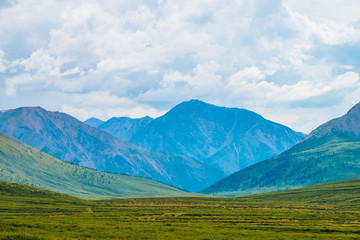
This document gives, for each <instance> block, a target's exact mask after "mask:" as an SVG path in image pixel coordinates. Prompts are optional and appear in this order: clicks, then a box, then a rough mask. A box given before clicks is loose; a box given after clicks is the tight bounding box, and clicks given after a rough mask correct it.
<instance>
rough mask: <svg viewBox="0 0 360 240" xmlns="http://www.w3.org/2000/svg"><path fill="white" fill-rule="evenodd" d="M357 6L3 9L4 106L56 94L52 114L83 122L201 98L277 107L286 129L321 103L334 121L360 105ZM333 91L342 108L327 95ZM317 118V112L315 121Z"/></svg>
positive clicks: (204, 0)
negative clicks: (336, 114) (71, 115)
mask: <svg viewBox="0 0 360 240" xmlns="http://www.w3.org/2000/svg"><path fill="white" fill-rule="evenodd" d="M359 7H360V6H359V2H358V1H356V0H349V1H340V0H334V1H330V2H329V1H325V0H319V1H316V2H314V1H308V0H305V1H295V0H283V1H262V0H260V1H237V0H233V1H220V0H212V1H208V0H199V1H188V0H186V1H173V0H164V1H143V0H134V1H128V0H122V1H116V0H111V1H105V2H104V1H99V0H89V1H70V0H62V1H58V0H52V1H47V0H42V1H38V0H19V1H18V2H17V3H16V4H14V5H13V6H8V7H7V8H3V9H0V15H1V18H0V35H1V36H2V37H1V41H0V49H2V50H1V51H0V78H2V79H4V84H0V91H2V92H4V93H5V95H6V96H9V98H8V99H9V100H8V102H6V101H3V98H2V102H1V103H0V107H2V108H8V105H9V104H11V103H10V99H11V100H12V99H13V98H10V96H13V97H15V96H16V98H19V100H17V102H19V103H20V102H23V103H24V105H29V104H31V102H33V101H34V100H33V98H31V97H28V96H31V94H38V95H43V96H45V95H46V93H53V92H56V93H57V94H58V97H59V98H64V99H63V100H62V101H63V102H65V103H62V104H61V101H60V100H58V99H56V100H55V99H51V98H49V100H47V101H49V102H52V103H53V105H52V107H53V108H56V106H57V107H58V108H59V109H60V108H61V107H62V106H64V107H63V109H64V110H66V111H67V112H69V113H70V112H72V113H74V114H77V115H78V116H83V117H84V116H90V115H91V114H95V115H96V116H103V117H108V116H110V115H111V114H121V113H123V114H128V115H129V116H130V115H131V116H140V115H141V114H150V115H151V114H152V116H155V115H157V114H160V113H163V110H165V109H168V108H169V107H171V106H173V105H175V104H177V103H179V102H181V101H184V100H188V99H190V98H199V99H202V100H204V101H208V102H212V103H217V104H219V105H225V106H234V107H247V108H252V109H259V111H262V112H263V113H265V114H267V113H268V112H270V111H267V110H266V109H274V108H278V109H281V110H283V111H286V112H289V113H290V115H289V116H288V119H289V120H288V122H289V123H291V124H292V125H291V126H293V127H297V126H299V127H304V128H308V127H307V126H304V125H302V124H301V121H303V120H304V119H305V117H304V116H302V115H303V114H305V113H306V112H307V111H310V112H311V111H312V110H311V108H316V107H319V108H321V107H324V106H325V105H326V108H329V109H330V110H327V112H326V113H324V114H325V115H326V116H330V115H329V114H330V113H331V108H332V107H333V111H339V109H340V107H339V106H342V107H346V106H348V105H349V102H351V103H354V101H355V102H356V97H355V96H356V95H354V93H355V92H356V91H358V89H359V88H360V87H359V75H358V73H359V72H360V64H359V62H358V59H357V58H356V56H355V55H354V53H356V52H358V51H359V47H358V46H359V42H360V31H359V28H360V15H359V14H358V13H357V12H358V11H357V10H358V9H359ZM18 92H21V94H17V93H18ZM48 95H50V94H48ZM330 95H334V96H336V101H335V100H332V101H325V100H324V99H328V98H329V96H330ZM25 96H26V97H25ZM348 96H353V97H351V98H350V97H348ZM65 98H66V99H65ZM5 99H6V98H5ZM334 99H335V97H334ZM70 100H71V101H70ZM47 101H46V102H47ZM309 102H310V103H312V106H311V108H310V107H309V106H310V105H311V104H308V103H309ZM324 102H328V104H324ZM339 102H341V103H339ZM305 105H306V106H305ZM324 108H325V107H324ZM296 109H299V113H297V111H296ZM309 109H310V110H309ZM272 112H276V115H275V114H274V115H273V116H274V117H276V116H280V117H277V118H276V119H281V118H282V117H281V116H283V115H282V114H281V113H280V112H277V111H274V110H272ZM320 113H321V111H320V110H319V111H317V112H315V113H312V114H311V115H312V116H313V117H314V118H316V119H319V121H320V119H323V118H321V117H319V116H318V115H316V114H320ZM315 115H316V116H318V117H316V116H315ZM269 116H270V115H269ZM284 118H285V117H284Z"/></svg>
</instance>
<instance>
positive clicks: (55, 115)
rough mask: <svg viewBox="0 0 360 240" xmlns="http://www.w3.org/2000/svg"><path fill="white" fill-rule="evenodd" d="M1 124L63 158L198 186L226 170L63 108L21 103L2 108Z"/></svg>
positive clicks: (188, 187) (193, 187)
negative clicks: (149, 146) (131, 139)
mask: <svg viewBox="0 0 360 240" xmlns="http://www.w3.org/2000/svg"><path fill="white" fill-rule="evenodd" d="M0 130H1V131H3V132H5V133H6V134H8V135H11V136H13V137H15V138H16V139H19V140H20V141H22V142H24V143H26V144H29V145H30V146H32V147H35V148H37V149H39V150H42V151H44V152H46V153H48V154H50V155H52V156H55V157H57V158H59V159H61V160H64V161H68V162H72V163H76V164H79V165H81V166H86V167H90V168H95V169H98V170H102V171H107V172H113V173H124V174H130V175H134V176H141V177H147V178H151V179H154V180H157V181H161V182H164V183H167V184H171V185H173V186H176V187H179V188H182V189H186V190H191V191H198V190H200V189H201V188H204V187H206V186H208V185H209V184H211V183H212V182H215V181H216V180H217V179H220V178H221V177H223V176H224V175H223V174H221V172H218V171H217V170H214V169H211V168H209V167H206V166H203V165H202V164H201V163H200V162H198V161H196V160H194V159H192V158H190V157H184V156H179V155H174V154H169V153H162V152H153V151H149V150H146V149H143V148H141V147H138V146H135V145H134V144H132V143H127V142H123V141H121V140H119V139H117V138H116V137H114V136H112V135H111V134H109V133H106V132H104V131H101V130H99V129H97V128H94V127H91V126H89V125H87V124H85V123H82V122H80V121H79V120H77V119H75V118H73V117H71V116H70V115H67V114H65V113H60V112H50V111H46V110H45V109H42V108H40V107H22V108H17V109H13V110H7V111H2V112H0Z"/></svg>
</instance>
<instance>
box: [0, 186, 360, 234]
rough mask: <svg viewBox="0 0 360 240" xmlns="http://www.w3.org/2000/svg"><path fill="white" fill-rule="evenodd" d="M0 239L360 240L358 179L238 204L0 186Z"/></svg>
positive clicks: (247, 199) (233, 201)
mask: <svg viewBox="0 0 360 240" xmlns="http://www.w3.org/2000/svg"><path fill="white" fill-rule="evenodd" d="M0 239H203V240H205V239H360V180H359V179H355V180H347V181H341V182H335V183H329V184H321V185H316V186H313V187H308V188H303V189H296V190H291V191H284V192H278V193H270V194H261V195H253V196H247V197H239V198H215V197H168V198H134V199H113V200H101V201H100V200H96V201H95V200H92V201H91V200H84V199H80V198H76V197H71V196H67V195H63V194H59V193H55V192H50V191H46V190H42V189H38V188H33V187H29V186H25V185H21V184H15V183H7V182H0Z"/></svg>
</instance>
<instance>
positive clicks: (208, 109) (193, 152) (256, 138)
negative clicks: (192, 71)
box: [129, 100, 305, 174]
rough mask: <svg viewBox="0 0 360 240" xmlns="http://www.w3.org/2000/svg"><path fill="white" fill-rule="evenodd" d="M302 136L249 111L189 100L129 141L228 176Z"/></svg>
mask: <svg viewBox="0 0 360 240" xmlns="http://www.w3.org/2000/svg"><path fill="white" fill-rule="evenodd" d="M304 136H305V135H304V134H303V133H298V132H295V131H293V130H291V129H290V128H288V127H285V126H283V125H281V124H278V123H274V122H271V121H269V120H266V119H264V118H263V117H262V116H260V115H259V114H257V113H255V112H251V111H248V110H246V109H239V108H226V107H218V106H215V105H212V104H207V103H204V102H202V101H199V100H190V101H187V102H183V103H181V104H179V105H177V106H175V107H174V108H172V109H171V110H170V111H169V112H167V113H166V114H165V115H163V116H161V117H158V118H156V119H154V120H152V121H151V122H149V123H148V124H147V125H145V126H143V127H142V128H140V129H139V130H138V131H137V132H136V133H135V134H134V135H133V137H132V138H131V139H130V140H129V141H130V142H132V143H134V144H136V145H138V146H141V147H143V148H146V149H149V150H156V151H165V152H170V153H175V154H180V155H186V156H190V157H192V158H195V159H198V160H199V161H201V162H202V163H204V164H207V165H210V166H212V167H215V168H217V169H219V170H221V171H222V172H223V173H224V174H230V173H233V172H235V171H238V170H239V169H243V168H245V167H248V166H250V165H252V164H254V163H256V162H258V161H261V160H264V159H267V158H270V157H273V156H276V155H277V154H279V153H281V152H283V151H285V150H286V149H288V148H290V147H292V146H293V145H294V144H295V143H297V142H298V141H300V140H301V139H302V138H303V137H304Z"/></svg>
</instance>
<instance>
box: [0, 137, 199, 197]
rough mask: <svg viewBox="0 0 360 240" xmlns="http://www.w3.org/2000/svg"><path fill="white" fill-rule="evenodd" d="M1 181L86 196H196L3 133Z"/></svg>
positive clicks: (1, 140) (0, 166) (0, 143)
mask: <svg viewBox="0 0 360 240" xmlns="http://www.w3.org/2000/svg"><path fill="white" fill-rule="evenodd" d="M0 181H8V182H16V183H22V184H26V185H30V186H33V187H38V188H42V189H47V190H52V191H56V192H60V193H65V194H69V195H73V196H78V197H83V198H94V197H97V198H99V197H145V196H146V197H149V196H194V194H193V193H188V192H184V191H182V190H180V189H177V188H174V187H171V186H168V185H166V184H163V183H159V182H156V181H153V180H150V179H146V178H141V177H133V176H128V175H120V174H111V173H105V172H101V171H97V170H94V169H90V168H86V167H81V166H78V165H75V164H71V163H67V162H64V161H62V160H59V159H57V158H54V157H52V156H50V155H48V154H46V153H44V152H42V151H40V150H38V149H35V148H33V147H30V146H28V145H26V144H24V143H21V142H20V141H18V140H16V139H14V138H12V137H10V136H8V135H6V134H4V133H3V132H0Z"/></svg>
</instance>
